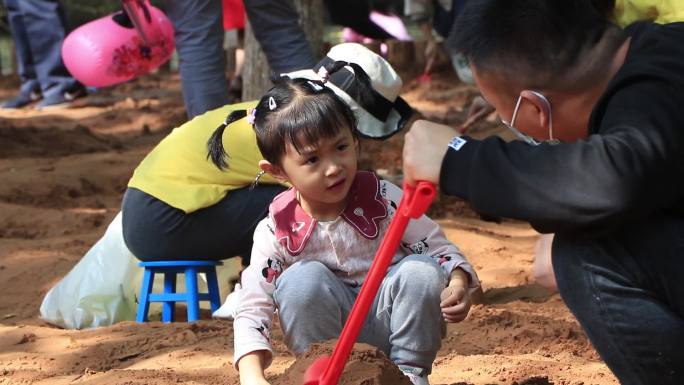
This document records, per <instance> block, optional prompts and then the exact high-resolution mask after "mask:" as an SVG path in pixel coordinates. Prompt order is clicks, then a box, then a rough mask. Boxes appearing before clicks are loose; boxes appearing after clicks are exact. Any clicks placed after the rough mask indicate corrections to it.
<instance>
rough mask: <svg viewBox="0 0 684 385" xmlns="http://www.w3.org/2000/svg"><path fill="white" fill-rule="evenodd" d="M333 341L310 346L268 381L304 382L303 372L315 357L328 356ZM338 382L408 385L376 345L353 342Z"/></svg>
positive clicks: (277, 383)
mask: <svg viewBox="0 0 684 385" xmlns="http://www.w3.org/2000/svg"><path fill="white" fill-rule="evenodd" d="M334 347H335V341H328V342H324V343H320V344H314V345H312V346H311V348H310V349H309V351H308V352H306V353H305V354H304V355H302V356H301V357H299V358H297V360H295V362H294V363H293V364H292V366H290V367H289V368H288V369H287V370H286V371H285V372H284V373H283V374H281V375H279V376H277V377H276V378H274V379H272V380H271V384H272V385H296V384H303V383H304V373H305V372H306V369H307V368H308V367H309V366H311V364H312V363H313V362H314V361H316V359H317V358H319V357H322V356H324V355H328V356H329V355H331V354H332V351H333V348H334ZM339 384H340V385H411V381H409V379H408V377H406V376H404V374H403V373H402V372H401V371H400V370H399V368H398V367H397V366H396V365H394V363H393V362H392V361H390V360H389V359H388V358H387V356H386V355H385V354H384V353H383V352H381V351H380V350H378V349H377V348H375V347H373V346H370V345H366V344H356V345H354V349H353V350H352V352H351V354H350V355H349V359H348V360H347V365H346V366H345V367H344V372H342V377H341V378H340V382H339Z"/></svg>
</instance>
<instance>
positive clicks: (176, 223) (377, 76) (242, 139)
mask: <svg viewBox="0 0 684 385" xmlns="http://www.w3.org/2000/svg"><path fill="white" fill-rule="evenodd" d="M345 59H346V60H349V59H352V60H353V61H354V62H355V63H356V64H358V65H359V66H360V68H362V69H363V70H364V71H365V72H367V75H368V76H369V77H370V80H371V84H372V86H373V88H374V90H373V96H374V97H375V99H374V100H366V101H358V102H357V101H356V100H355V98H354V97H352V96H351V95H354V94H355V93H356V92H355V90H356V87H357V84H356V80H355V78H354V76H355V75H354V72H353V70H351V68H350V67H349V68H348V67H344V68H345V69H344V70H341V71H339V72H337V73H335V74H334V75H332V76H331V78H330V80H329V82H328V84H330V86H331V87H335V92H336V93H337V94H338V95H339V96H340V97H341V98H342V99H343V100H344V101H345V102H347V103H348V104H349V105H350V106H351V107H352V110H354V112H355V114H356V115H357V119H358V121H359V125H358V127H357V128H358V131H359V134H360V135H362V136H365V137H370V138H375V139H384V138H387V137H389V136H391V135H393V134H395V133H396V132H398V131H399V130H400V129H401V128H402V127H403V125H404V123H405V122H406V121H407V120H408V119H409V117H410V116H411V114H412V112H413V111H412V110H411V108H410V107H409V106H408V105H407V104H406V103H405V102H404V101H403V99H401V98H400V97H399V96H398V94H399V91H400V89H401V86H402V82H401V79H400V78H399V76H398V75H397V74H396V72H395V71H394V70H393V69H392V67H391V66H390V65H389V63H387V62H386V61H385V60H384V59H383V58H382V57H380V56H378V55H376V54H375V53H373V52H372V51H370V50H368V49H366V48H365V47H363V46H361V45H358V44H353V43H347V44H340V45H337V46H335V47H333V48H332V49H331V50H330V52H329V53H328V56H327V57H326V58H324V59H323V60H322V61H321V62H320V63H319V64H317V65H316V67H315V68H314V71H318V69H319V68H320V67H322V66H324V65H325V64H327V63H329V62H334V61H337V60H345ZM306 74H308V75H309V76H311V75H313V76H317V75H316V73H315V72H313V71H311V70H307V71H299V72H294V73H291V74H288V76H290V77H302V76H303V75H306ZM376 87H377V89H376ZM347 92H349V94H348V93H347ZM350 94H351V95H350ZM255 105H256V101H252V102H246V103H240V104H234V105H228V106H224V107H222V108H219V109H216V110H213V111H209V112H207V113H205V114H203V115H200V116H197V117H195V118H194V119H192V120H191V121H189V122H187V123H185V124H183V125H181V126H180V127H177V128H175V129H174V130H173V131H172V132H171V134H169V135H168V136H167V137H166V138H164V139H163V140H162V141H161V142H160V143H159V144H158V145H157V146H156V147H155V148H154V149H153V150H152V151H151V152H150V153H149V154H148V155H147V156H146V157H145V159H143V161H142V163H140V165H139V166H138V167H137V168H136V169H135V171H134V174H133V177H132V178H131V180H130V181H129V183H128V189H127V190H126V193H125V195H124V199H123V204H122V212H123V236H124V240H125V242H126V245H127V246H128V248H129V249H130V250H131V252H132V253H133V254H134V255H135V256H136V257H138V259H141V260H143V261H158V260H179V259H185V260H187V259H226V258H230V257H233V256H237V255H240V256H242V257H243V264H244V265H247V264H248V258H249V255H250V251H251V247H252V235H253V232H254V228H255V227H256V225H257V223H258V222H259V221H260V220H261V219H262V218H264V217H265V216H266V213H267V211H268V205H269V204H270V202H271V201H272V200H273V198H274V197H275V196H276V195H277V194H278V193H279V192H281V191H283V190H284V189H285V186H283V185H279V184H277V181H276V180H275V179H273V178H271V177H269V176H266V175H265V176H263V177H262V178H261V179H260V180H259V182H260V183H259V184H258V185H256V186H254V188H250V185H252V184H253V181H254V179H255V177H256V176H257V174H259V172H260V171H261V170H260V169H259V166H258V163H259V161H260V160H261V159H263V157H262V155H261V152H260V151H259V149H258V147H257V144H256V136H255V135H254V132H253V128H252V125H251V124H249V123H248V119H247V118H242V119H238V120H236V121H234V122H229V124H227V125H226V127H225V129H224V130H223V134H222V136H221V140H222V142H223V148H224V149H225V151H226V153H227V154H228V158H227V167H226V168H225V169H224V170H221V169H219V168H217V167H216V166H215V165H214V164H213V163H212V161H211V159H208V153H207V151H208V148H207V142H208V140H209V138H210V137H211V136H212V133H213V132H214V131H215V130H216V128H217V127H218V126H219V125H221V123H222V122H224V123H225V122H226V119H227V118H226V117H227V116H228V115H229V114H230V113H231V112H233V111H237V110H250V109H252V108H253V107H254V106H255Z"/></svg>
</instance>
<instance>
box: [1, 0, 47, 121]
mask: <svg viewBox="0 0 684 385" xmlns="http://www.w3.org/2000/svg"><path fill="white" fill-rule="evenodd" d="M20 1H21V0H4V3H5V8H6V9H7V20H8V22H9V26H10V30H11V32H12V39H13V41H14V46H15V49H16V52H17V67H18V68H17V73H18V74H19V78H20V79H21V88H20V90H19V95H18V96H17V97H16V98H14V99H12V100H9V101H7V102H5V103H3V105H2V107H3V108H20V107H23V106H25V105H26V104H28V103H30V102H32V101H35V100H38V98H39V97H40V84H39V83H38V79H37V78H36V70H35V68H34V66H33V57H32V56H31V47H30V44H29V40H28V34H27V33H26V26H25V25H24V17H23V15H22V13H21V9H20V8H19V2H20Z"/></svg>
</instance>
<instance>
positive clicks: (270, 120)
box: [254, 77, 357, 165]
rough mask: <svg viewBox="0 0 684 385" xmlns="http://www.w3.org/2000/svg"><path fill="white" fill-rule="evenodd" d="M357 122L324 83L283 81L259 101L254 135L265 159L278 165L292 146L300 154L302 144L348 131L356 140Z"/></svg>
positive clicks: (350, 111) (284, 79)
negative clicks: (289, 146)
mask: <svg viewBox="0 0 684 385" xmlns="http://www.w3.org/2000/svg"><path fill="white" fill-rule="evenodd" d="M356 122H357V121H356V116H355V115H354V113H353V112H352V110H351V108H350V107H349V106H348V105H347V104H346V103H345V102H344V101H342V99H340V98H339V97H338V96H337V95H335V92H333V91H332V90H331V89H330V88H328V87H325V86H324V85H323V83H321V82H319V81H315V80H307V79H302V78H295V79H290V78H288V77H282V78H280V79H278V80H276V84H275V86H273V88H271V89H270V90H268V92H266V94H265V95H264V96H263V97H262V98H261V100H259V103H258V104H257V106H256V114H255V119H254V131H255V133H256V138H257V145H258V146H259V150H260V151H261V154H262V155H263V156H264V159H266V160H267V161H269V162H271V163H273V164H277V165H278V164H281V161H282V158H283V156H284V155H285V151H286V144H287V143H288V142H289V143H291V144H292V145H293V147H294V148H295V150H297V151H298V152H299V151H301V149H302V146H303V143H302V142H304V143H306V144H316V143H318V141H319V140H321V139H324V138H334V137H335V136H337V135H338V134H339V133H340V132H341V131H342V130H345V129H346V130H350V131H351V133H352V135H354V136H355V135H356Z"/></svg>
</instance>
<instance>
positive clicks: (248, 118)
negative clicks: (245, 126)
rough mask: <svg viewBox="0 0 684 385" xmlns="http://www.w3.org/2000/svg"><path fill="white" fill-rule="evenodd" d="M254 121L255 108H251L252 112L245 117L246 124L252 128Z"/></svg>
mask: <svg viewBox="0 0 684 385" xmlns="http://www.w3.org/2000/svg"><path fill="white" fill-rule="evenodd" d="M255 120H256V108H252V111H251V112H250V113H249V114H248V115H247V123H249V124H251V125H252V126H253V125H254V121H255Z"/></svg>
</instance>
